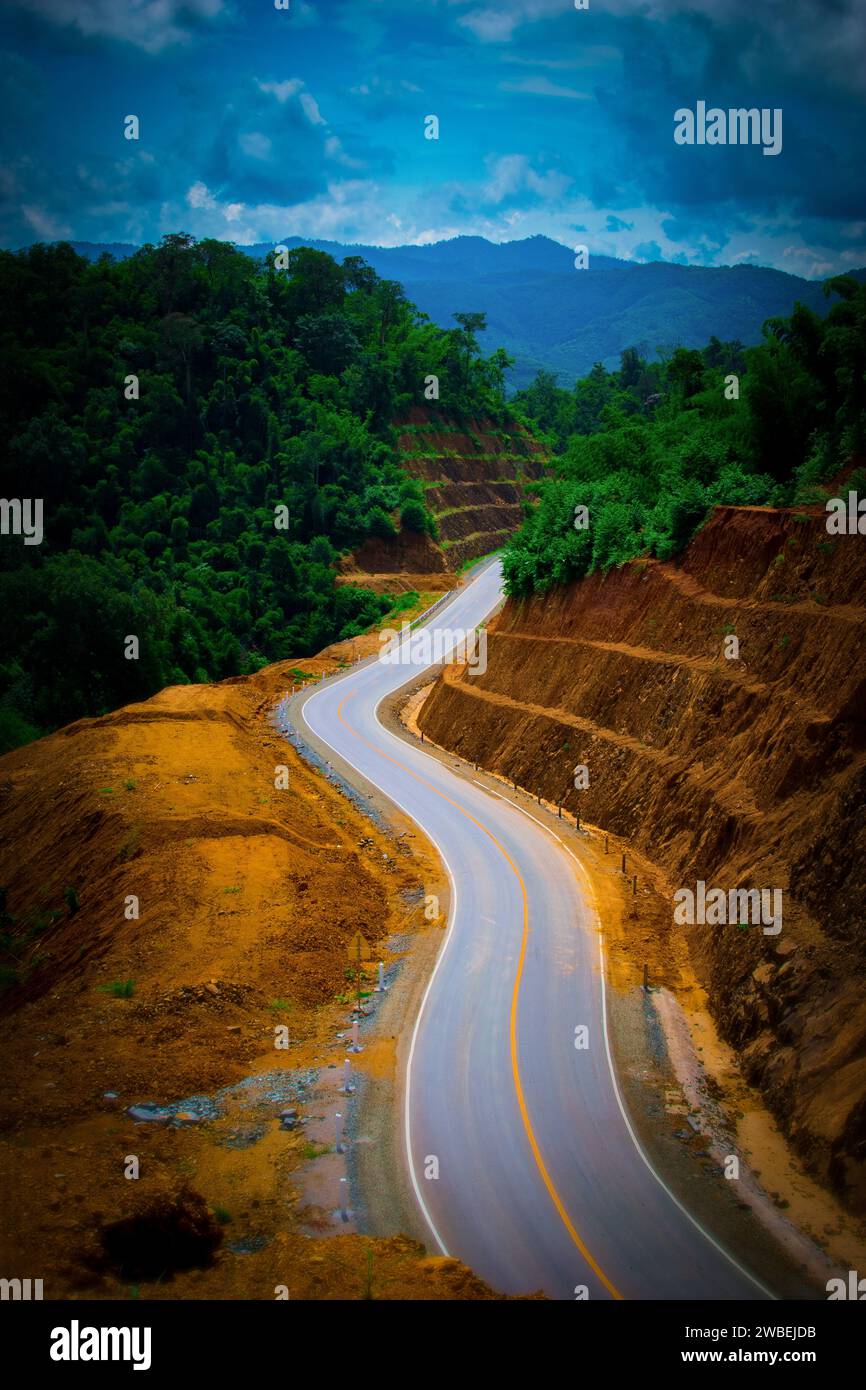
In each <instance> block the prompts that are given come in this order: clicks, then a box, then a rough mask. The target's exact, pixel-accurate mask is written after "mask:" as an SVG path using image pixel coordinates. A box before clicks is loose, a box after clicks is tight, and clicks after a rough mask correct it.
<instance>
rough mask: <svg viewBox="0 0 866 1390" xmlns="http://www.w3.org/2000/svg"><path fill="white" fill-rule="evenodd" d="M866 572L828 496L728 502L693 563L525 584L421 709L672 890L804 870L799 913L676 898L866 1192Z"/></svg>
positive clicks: (821, 1147)
mask: <svg viewBox="0 0 866 1390" xmlns="http://www.w3.org/2000/svg"><path fill="white" fill-rule="evenodd" d="M864 579H866V539H864V538H863V537H859V536H840V537H829V536H828V535H827V532H826V530H825V526H824V513H823V512H819V511H817V509H814V510H812V511H811V512H806V511H801V512H799V513H797V512H793V511H785V512H780V511H773V510H770V509H767V508H718V509H717V510H716V512H715V513H714V515H713V516H712V518H711V519H710V521H709V522H708V524H707V525H706V526H705V527H704V528H703V530H702V531H701V532H700V534H699V535H698V536H697V537H696V538H695V540H694V541H693V543H692V545H691V547H690V548H689V550H688V551H687V553H686V554H685V556H684V557H683V560H682V563H681V564H678V565H670V564H659V563H657V562H654V561H637V562H634V563H632V564H630V565H628V566H626V567H624V568H623V569H622V570H619V571H613V572H611V573H609V574H608V575H607V576H604V577H602V576H598V575H594V576H591V577H590V578H589V579H587V580H584V581H583V582H582V583H579V584H575V585H572V586H570V587H568V588H562V589H559V590H554V591H552V592H551V593H549V594H547V595H545V596H539V597H535V598H533V599H532V600H528V601H525V602H521V603H517V602H509V603H508V604H507V605H506V607H505V609H504V611H503V613H502V614H501V616H500V617H499V619H498V620H496V621H495V622H494V623H493V624H492V625H491V628H490V630H489V636H488V665H487V670H486V673H485V674H483V675H471V674H469V673H468V671H467V670H466V669H464V668H453V667H452V668H446V670H445V672H444V674H443V676H442V677H441V679H440V680H439V681H438V683H437V685H436V686H435V688H434V690H433V692H432V694H431V696H430V698H429V699H428V700H427V702H426V703H425V704H424V706H423V708H422V710H421V712H420V717H419V724H420V727H421V729H423V730H424V731H425V733H427V734H428V736H429V737H430V738H431V739H433V740H435V742H437V743H439V744H441V745H443V746H446V747H449V748H452V749H454V750H455V751H457V752H459V753H461V754H462V755H463V756H464V757H467V758H470V759H472V760H476V761H478V762H479V763H480V764H481V765H482V766H484V767H487V768H489V769H491V770H494V771H496V772H498V773H500V774H502V775H504V776H507V777H509V778H514V779H515V780H516V781H517V782H518V783H519V784H520V785H522V786H524V787H526V788H529V789H531V790H533V791H538V792H540V793H541V794H542V795H543V796H544V797H546V798H547V799H549V800H550V801H553V802H556V801H559V800H562V801H563V802H564V804H565V805H566V806H567V807H568V808H569V809H571V810H572V811H575V812H577V811H579V812H580V814H581V815H582V817H583V818H584V820H586V821H588V822H589V823H591V824H594V825H597V826H599V827H602V828H604V829H607V830H609V831H610V832H611V833H613V834H616V835H618V836H620V837H622V838H623V839H624V840H625V841H627V842H630V843H631V844H632V845H633V846H634V847H635V849H636V850H638V851H640V852H641V853H642V854H643V855H645V856H646V857H647V858H648V859H649V860H651V861H652V862H654V863H655V864H657V865H658V866H659V867H660V868H661V870H662V871H663V872H664V874H665V875H666V878H667V883H668V888H669V891H670V893H671V894H673V892H674V891H675V890H676V889H678V888H683V887H686V888H689V887H690V888H692V889H693V890H694V888H695V885H696V882H697V880H699V879H702V880H704V882H705V883H706V884H707V888H708V889H709V888H710V887H711V886H718V887H721V888H723V889H724V890H726V891H728V890H730V889H731V888H759V889H760V888H771V889H773V888H778V889H781V890H782V891H783V905H784V907H783V926H782V931H781V932H780V933H779V934H778V935H765V934H764V933H763V931H762V929H761V926H760V925H753V926H749V927H744V926H740V925H739V923H732V924H730V925H725V926H721V925H718V926H709V925H703V926H702V925H695V926H691V927H675V926H674V924H673V902H671V921H670V926H669V931H670V933H671V935H672V937H673V936H674V935H675V934H676V935H678V934H680V933H682V935H683V937H684V939H685V941H686V942H687V944H688V949H689V951H690V953H691V956H692V960H693V962H694V964H695V967H696V969H697V972H698V975H699V977H700V978H701V981H702V983H703V984H704V985H705V987H706V989H707V991H708V995H709V1001H710V1006H711V1009H712V1011H713V1013H714V1015H715V1018H716V1021H717V1023H718V1025H719V1028H720V1031H721V1033H722V1035H723V1037H724V1038H725V1039H726V1040H727V1041H728V1042H729V1043H731V1044H732V1045H733V1046H734V1048H735V1050H736V1052H737V1054H738V1056H739V1058H740V1061H741V1065H742V1068H743V1071H744V1073H745V1075H746V1076H747V1077H748V1079H749V1080H750V1081H751V1082H753V1083H754V1084H756V1085H757V1086H758V1087H759V1088H760V1089H761V1090H762V1092H763V1094H764V1096H765V1098H766V1100H767V1102H768V1104H769V1106H770V1108H771V1110H772V1111H773V1113H774V1114H775V1115H776V1117H777V1118H778V1120H779V1122H780V1124H781V1125H782V1128H783V1130H784V1132H785V1133H786V1134H787V1136H788V1137H789V1138H790V1140H791V1141H792V1142H793V1143H794V1145H795V1147H796V1148H797V1150H798V1151H799V1153H800V1155H801V1156H802V1158H803V1159H804V1161H805V1162H806V1164H807V1166H808V1167H809V1168H810V1169H811V1171H813V1172H814V1173H815V1174H816V1175H818V1176H819V1177H820V1178H821V1179H822V1180H823V1181H825V1182H827V1183H828V1184H829V1185H830V1186H831V1187H832V1188H833V1189H834V1190H835V1191H836V1192H837V1193H838V1194H839V1195H840V1196H841V1197H842V1198H843V1200H844V1201H846V1202H847V1203H848V1204H849V1205H850V1206H851V1207H852V1208H853V1209H854V1210H856V1211H858V1212H860V1213H862V1212H864V1211H866V991H864V983H866V929H864V926H863V914H862V902H863V898H864V893H866V795H864V793H866V771H864V769H866V750H864V707H866V698H864V695H866V668H864V664H863V642H864V635H866V632H864V624H866V609H864V608H863V607H862V606H861V604H862V601H863V600H862V596H863V592H864ZM734 637H735V638H736V639H737V640H738V643H739V653H738V656H735V655H733V653H734V646H733V644H732V643H731V641H730V639H731V638H734ZM726 650H727V652H728V653H731V655H726ZM580 764H583V765H586V767H587V768H588V771H589V779H590V785H589V787H588V788H586V789H585V790H580V791H577V790H575V788H574V769H575V767H576V766H577V765H580Z"/></svg>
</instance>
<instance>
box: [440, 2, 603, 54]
mask: <svg viewBox="0 0 866 1390" xmlns="http://www.w3.org/2000/svg"><path fill="white" fill-rule="evenodd" d="M566 9H571V11H572V14H574V15H576V17H577V22H578V23H580V21H581V18H582V16H581V15H580V14H579V13H578V12H577V11H576V10H574V8H573V7H572V6H571V5H570V4H566V3H565V2H564V0H501V3H500V4H498V5H497V6H496V7H495V8H493V7H492V6H489V7H485V8H484V9H480V10H470V11H469V13H468V14H465V15H461V16H460V18H459V19H458V21H457V23H458V24H460V25H462V26H463V28H464V29H469V30H470V31H471V32H472V33H473V34H474V35H475V37H476V38H477V39H480V40H481V42H482V43H508V42H509V40H510V39H511V38H512V36H513V34H514V31H515V29H518V28H519V27H520V25H521V24H533V23H534V22H535V21H536V20H539V19H550V18H551V17H552V16H553V15H559V14H562V13H563V12H564V10H566Z"/></svg>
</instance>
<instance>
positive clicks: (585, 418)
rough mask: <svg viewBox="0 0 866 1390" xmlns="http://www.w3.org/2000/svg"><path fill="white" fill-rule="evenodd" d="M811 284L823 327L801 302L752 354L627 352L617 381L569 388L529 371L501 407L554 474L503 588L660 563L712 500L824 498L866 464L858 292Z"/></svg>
mask: <svg viewBox="0 0 866 1390" xmlns="http://www.w3.org/2000/svg"><path fill="white" fill-rule="evenodd" d="M824 288H825V293H826V294H827V295H828V296H832V304H831V306H830V308H829V312H828V313H827V315H826V317H824V318H822V317H820V316H819V315H817V314H816V313H814V312H813V311H812V310H811V309H809V308H808V307H806V306H804V305H802V304H798V305H797V306H796V307H795V309H794V311H793V313H792V314H791V315H790V316H789V317H787V318H774V319H770V320H768V322H767V324H766V325H765V330H764V341H763V342H762V343H761V344H759V345H758V346H756V347H751V348H743V346H742V344H740V343H738V342H720V341H719V340H718V339H717V338H712V339H711V340H710V343H709V345H708V346H707V347H706V348H705V349H704V350H703V351H697V350H692V349H686V348H682V347H680V348H677V349H676V350H675V351H673V352H672V353H670V354H668V355H667V356H665V357H662V358H661V359H659V360H655V361H647V360H646V359H645V358H644V357H642V356H641V355H640V354H639V353H638V352H637V351H636V350H635V349H634V348H629V349H627V350H626V351H625V352H623V353H622V355H621V360H620V367H619V370H618V371H614V372H609V371H606V370H605V368H604V367H603V366H602V365H601V364H597V365H596V366H595V367H594V368H593V369H592V371H591V372H590V373H589V375H588V376H586V377H583V378H582V379H581V380H579V381H578V382H577V383H576V384H575V386H574V389H573V390H566V389H564V388H562V387H560V386H558V385H557V381H556V378H555V377H554V376H553V375H552V374H551V373H549V372H540V373H539V374H538V376H537V377H536V378H535V380H534V381H533V382H532V384H531V385H530V386H529V387H527V388H526V389H525V390H523V391H521V392H519V393H518V394H517V396H516V397H514V399H513V401H512V402H511V404H512V405H513V406H514V408H515V410H516V411H517V413H518V414H519V415H520V416H521V417H522V418H523V419H524V420H525V421H526V423H527V424H528V425H529V426H530V427H531V428H533V429H534V430H535V431H536V432H540V433H542V434H543V435H544V436H545V437H546V438H547V440H548V441H549V443H550V445H551V447H552V449H553V451H554V455H555V457H554V462H553V472H554V476H553V477H551V478H546V479H543V480H542V481H541V482H539V483H535V484H532V485H531V488H530V491H533V492H535V493H536V502H535V504H534V505H532V506H529V507H528V508H527V516H526V520H525V523H524V525H523V527H522V528H521V530H520V531H519V532H518V533H517V534H516V535H515V536H513V537H512V539H511V540H510V542H509V544H508V546H507V548H506V550H505V553H504V560H503V568H504V574H505V584H506V591H507V592H508V593H509V594H511V595H514V596H520V595H526V594H531V593H534V592H541V591H543V590H544V589H546V588H548V587H550V585H552V584H559V583H564V582H567V581H568V580H572V579H579V578H581V577H582V576H583V575H585V574H588V573H590V572H591V571H593V570H596V569H601V570H604V569H607V568H609V567H610V566H612V565H620V564H623V563H625V562H626V561H627V560H630V559H632V558H633V557H635V556H637V555H642V554H649V555H655V556H657V557H658V558H659V559H663V560H664V559H670V558H671V557H672V556H673V555H675V554H676V553H677V552H678V551H680V550H681V549H682V548H683V547H684V546H685V545H686V544H687V543H688V541H689V540H690V539H691V537H692V536H693V535H694V533H695V531H696V530H697V528H698V527H699V526H700V525H701V524H702V523H703V521H704V520H705V519H706V517H707V515H708V514H709V511H710V508H711V507H712V506H714V505H715V504H717V503H727V504H729V505H739V506H747V505H770V506H789V505H792V504H793V505H796V504H800V505H805V504H807V503H809V502H815V501H822V502H823V500H824V499H825V497H826V496H827V490H826V487H825V488H824V489H822V488H821V484H822V483H824V484H827V483H829V481H830V480H831V479H832V478H833V477H834V476H836V475H838V474H839V473H840V471H841V470H842V469H843V468H844V467H845V466H846V465H848V464H849V463H850V461H851V460H854V461H855V463H858V464H861V463H862V462H863V459H864V455H866V285H863V284H860V283H858V281H857V280H854V279H852V278H850V277H845V276H843V277H838V278H836V279H833V280H829V281H827V283H826V285H825V287H824ZM732 378H736V380H735V381H734V380H732ZM858 479H863V481H866V478H864V475H863V474H862V473H860V472H858V474H857V477H856V478H855V479H852V480H849V482H850V483H851V485H854V483H855V482H856V481H857V480H858ZM861 491H863V487H862V486H861ZM577 508H586V513H580V512H577V511H576V509H577ZM576 521H577V522H578V523H579V524H578V525H577V526H576V525H575V522H576ZM587 521H588V524H584V523H586V522H587Z"/></svg>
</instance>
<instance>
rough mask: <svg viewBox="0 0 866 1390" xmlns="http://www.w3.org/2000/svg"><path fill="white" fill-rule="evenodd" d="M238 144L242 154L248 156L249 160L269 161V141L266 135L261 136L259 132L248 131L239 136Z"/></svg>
mask: <svg viewBox="0 0 866 1390" xmlns="http://www.w3.org/2000/svg"><path fill="white" fill-rule="evenodd" d="M238 144H239V145H240V147H241V149H242V150H243V152H244V154H248V155H249V156H250V158H251V159H269V158H270V155H271V148H272V146H271V141H270V139H269V137H268V136H267V135H263V134H262V132H261V131H260V130H251V131H248V132H247V133H246V134H245V135H241V137H240V139H239V140H238Z"/></svg>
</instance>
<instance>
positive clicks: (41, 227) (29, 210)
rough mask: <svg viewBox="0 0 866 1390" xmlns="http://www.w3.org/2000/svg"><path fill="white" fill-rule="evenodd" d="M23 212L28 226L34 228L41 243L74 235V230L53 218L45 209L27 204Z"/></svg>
mask: <svg viewBox="0 0 866 1390" xmlns="http://www.w3.org/2000/svg"><path fill="white" fill-rule="evenodd" d="M21 211H22V212H23V214H24V217H25V219H26V221H27V225H28V226H29V227H32V228H33V230H34V232H35V233H36V235H37V236H38V237H39V238H40V240H41V241H57V240H58V239H59V238H62V237H68V236H71V235H72V229H71V228H70V227H69V226H68V225H67V224H66V223H65V222H59V221H58V220H57V218H56V217H52V215H51V213H50V212H46V210H45V208H41V207H36V206H34V205H33V204H32V203H29V204H27V203H25V205H24V206H23V207H22V209H21Z"/></svg>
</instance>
